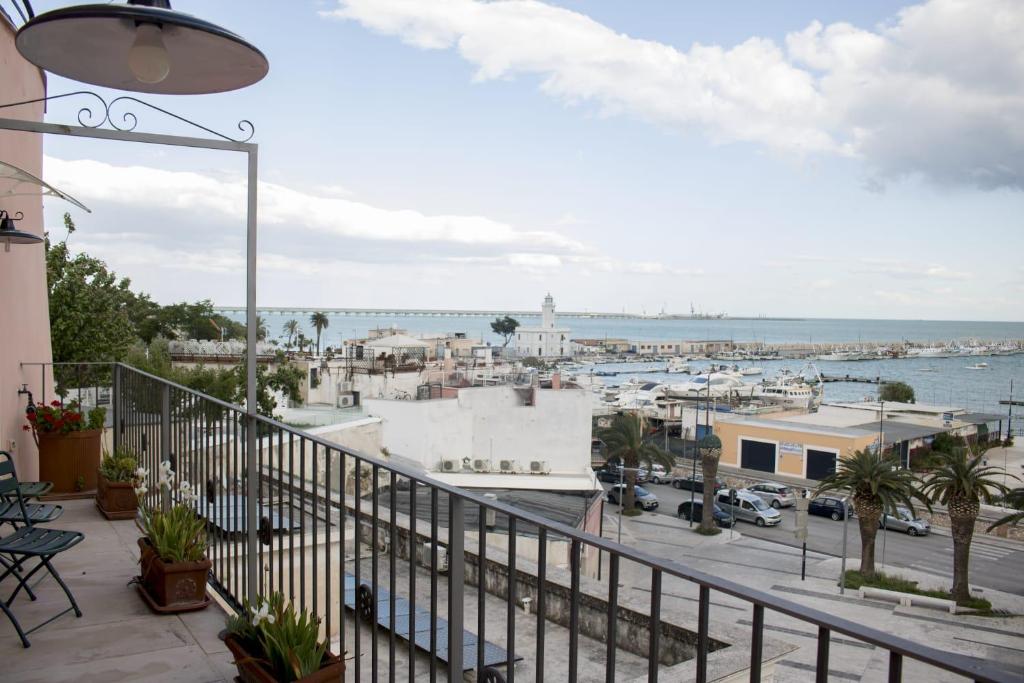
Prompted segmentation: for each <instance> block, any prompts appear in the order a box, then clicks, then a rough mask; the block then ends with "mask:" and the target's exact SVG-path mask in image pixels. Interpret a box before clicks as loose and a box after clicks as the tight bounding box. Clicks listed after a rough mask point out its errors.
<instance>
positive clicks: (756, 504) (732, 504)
mask: <svg viewBox="0 0 1024 683" xmlns="http://www.w3.org/2000/svg"><path fill="white" fill-rule="evenodd" d="M715 501H716V502H717V503H718V505H719V507H721V508H722V510H724V511H725V512H726V513H727V514H730V513H731V514H732V516H733V517H735V518H736V519H739V520H743V521H744V522H752V523H754V524H756V525H757V526H775V525H776V524H778V523H779V522H781V521H782V514H781V513H780V512H779V511H778V510H776V509H775V508H773V507H771V506H770V505H768V503H766V502H764V501H763V500H761V499H760V498H758V497H757V496H756V495H754V494H753V493H751V492H749V491H746V490H743V489H741V490H739V491H737V492H736V497H735V499H734V498H732V496H731V494H730V492H729V491H719V492H718V497H717V498H716V499H715Z"/></svg>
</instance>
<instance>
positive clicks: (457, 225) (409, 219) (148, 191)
mask: <svg viewBox="0 0 1024 683" xmlns="http://www.w3.org/2000/svg"><path fill="white" fill-rule="evenodd" d="M45 166H46V174H47V178H49V179H50V180H51V181H52V182H53V183H54V184H56V185H57V186H59V187H62V188H64V189H65V190H66V191H67V192H69V193H70V194H72V195H75V196H79V195H80V196H81V197H82V198H83V199H88V200H92V201H111V202H116V203H118V204H122V205H134V206H145V207H149V208H167V209H182V210H188V211H189V212H204V213H205V212H214V213H216V214H219V215H220V216H224V217H228V218H233V219H237V220H239V221H241V220H244V216H245V214H244V211H245V205H246V201H245V183H244V181H242V180H237V181H236V180H230V179H224V178H217V177H213V176H211V175H204V174H201V173H194V172H187V171H165V170H160V169H155V168H149V167H143V166H113V165H110V164H106V163H103V162H100V161H92V160H77V161H65V160H63V159H57V158H54V157H46V159H45ZM259 203H260V205H259V221H260V224H261V225H267V224H270V225H288V226H292V227H295V228H305V229H308V230H314V231H319V232H322V233H328V234H331V235H336V236H340V237H348V238H360V239H366V240H376V241H387V242H447V243H452V244H460V245H469V246H473V245H476V246H491V247H514V248H516V249H517V250H523V251H525V250H530V249H541V248H546V249H555V250H559V251H564V252H566V253H577V252H585V251H587V250H588V249H587V247H585V246H584V245H583V244H582V243H580V242H578V241H576V240H573V239H570V238H567V237H565V236H563V235H560V234H559V233H557V232H552V231H545V230H518V229H516V228H514V227H512V226H511V225H508V224H507V223H502V222H501V221H496V220H492V219H490V218H486V217H483V216H468V215H436V216H428V215H425V214H423V213H420V212H418V211H414V210H410V209H383V208H379V207H376V206H370V205H369V204H365V203H362V202H356V201H351V200H348V199H341V198H337V197H330V196H323V195H318V194H315V193H312V192H309V191H301V190H294V189H292V188H288V187H285V186H283V185H278V184H275V183H268V182H260V184H259Z"/></svg>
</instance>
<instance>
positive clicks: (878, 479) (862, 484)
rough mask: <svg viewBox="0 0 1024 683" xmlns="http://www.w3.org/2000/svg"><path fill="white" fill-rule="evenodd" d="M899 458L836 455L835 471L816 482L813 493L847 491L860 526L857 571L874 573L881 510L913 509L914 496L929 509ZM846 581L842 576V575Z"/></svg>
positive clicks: (865, 452)
mask: <svg viewBox="0 0 1024 683" xmlns="http://www.w3.org/2000/svg"><path fill="white" fill-rule="evenodd" d="M899 465H900V463H899V457H898V456H896V455H895V454H890V455H884V454H881V453H878V452H877V451H873V450H863V451H854V452H853V453H852V454H851V455H849V456H848V457H846V458H840V459H839V462H838V464H837V466H836V471H835V472H834V473H832V474H830V475H829V476H827V477H825V478H824V479H822V480H821V481H820V482H819V483H818V488H817V489H816V490H815V492H814V494H815V495H818V494H820V493H825V492H826V491H851V492H852V494H853V508H854V511H855V512H856V513H857V524H858V526H859V527H860V573H861V574H862V575H863V576H864V577H866V578H871V577H873V576H874V575H875V535H876V534H877V533H878V525H879V522H880V521H881V518H882V513H883V512H888V513H895V512H896V508H897V506H900V505H904V506H906V507H908V508H910V510H911V512H913V510H914V503H913V500H912V499H915V498H916V499H918V500H920V501H921V502H923V503H924V505H925V507H927V508H928V509H929V510H931V504H930V503H929V501H928V498H926V497H925V496H924V495H923V493H922V492H921V491H920V490H919V488H918V482H917V479H916V478H915V477H914V474H913V472H911V471H910V470H907V469H901V468H900V466H899ZM843 580H844V581H845V580H846V577H843Z"/></svg>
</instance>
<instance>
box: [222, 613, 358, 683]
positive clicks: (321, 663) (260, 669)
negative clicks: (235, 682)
mask: <svg viewBox="0 0 1024 683" xmlns="http://www.w3.org/2000/svg"><path fill="white" fill-rule="evenodd" d="M319 637H320V620H319V619H316V618H314V617H313V616H312V615H311V614H309V613H307V612H305V611H302V612H296V611H295V606H294V605H292V604H290V603H289V604H288V605H285V600H284V596H283V595H281V594H280V593H272V594H271V595H270V597H269V598H267V599H266V600H261V601H260V603H259V605H258V606H257V607H256V608H253V607H252V606H251V605H250V604H249V602H248V601H247V600H246V601H244V603H243V609H242V613H241V614H236V615H231V616H229V617H228V620H227V629H226V631H225V634H224V644H225V645H227V647H228V649H229V650H230V651H231V654H232V655H234V657H235V666H236V667H238V676H239V678H240V679H241V680H242V681H243V683H274V682H275V681H285V682H288V681H300V682H301V683H319V682H320V681H340V680H342V675H343V674H344V673H345V662H344V660H343V659H342V658H341V657H338V656H337V655H333V654H331V653H330V652H328V650H327V643H326V642H321V641H320V639H319Z"/></svg>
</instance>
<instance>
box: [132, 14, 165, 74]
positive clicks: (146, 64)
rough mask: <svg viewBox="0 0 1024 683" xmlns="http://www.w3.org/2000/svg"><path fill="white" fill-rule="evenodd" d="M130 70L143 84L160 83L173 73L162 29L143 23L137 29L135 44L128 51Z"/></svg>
mask: <svg viewBox="0 0 1024 683" xmlns="http://www.w3.org/2000/svg"><path fill="white" fill-rule="evenodd" d="M128 68H129V69H131V70H132V73H133V74H135V78H137V79H139V80H140V81H142V82H143V83H159V82H160V81H162V80H164V79H165V78H167V74H169V73H170V72H171V59H170V57H169V56H168V55H167V48H165V47H164V39H163V35H162V31H161V30H160V27H159V26H157V25H156V24H149V23H143V24H139V25H138V26H137V27H136V28H135V42H134V43H132V47H131V49H130V50H128Z"/></svg>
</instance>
